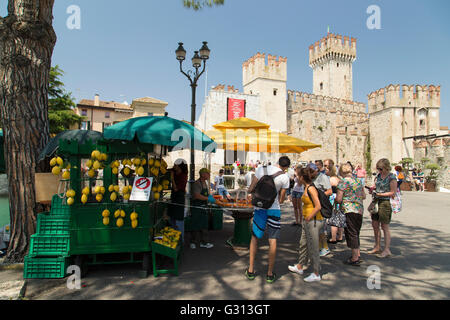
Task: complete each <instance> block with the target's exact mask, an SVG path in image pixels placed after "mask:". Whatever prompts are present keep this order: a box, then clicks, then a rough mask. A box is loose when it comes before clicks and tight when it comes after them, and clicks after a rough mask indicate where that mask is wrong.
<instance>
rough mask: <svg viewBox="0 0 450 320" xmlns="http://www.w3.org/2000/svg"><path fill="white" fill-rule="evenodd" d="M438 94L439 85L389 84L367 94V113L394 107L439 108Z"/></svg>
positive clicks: (439, 90) (439, 92) (439, 98)
mask: <svg viewBox="0 0 450 320" xmlns="http://www.w3.org/2000/svg"><path fill="white" fill-rule="evenodd" d="M400 89H401V90H400ZM440 95H441V86H434V85H406V84H404V85H402V86H401V88H400V85H398V84H397V85H393V84H390V85H388V86H387V87H385V88H381V89H379V90H376V91H374V92H371V93H370V94H369V95H368V106H369V113H372V112H376V111H380V110H383V109H387V108H395V107H433V108H440V105H441V97H440Z"/></svg>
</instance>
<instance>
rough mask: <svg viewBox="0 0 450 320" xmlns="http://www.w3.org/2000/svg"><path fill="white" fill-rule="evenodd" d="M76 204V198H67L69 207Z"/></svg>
mask: <svg viewBox="0 0 450 320" xmlns="http://www.w3.org/2000/svg"><path fill="white" fill-rule="evenodd" d="M74 202H75V200H74V198H67V204H68V205H69V206H71V205H73V203H74Z"/></svg>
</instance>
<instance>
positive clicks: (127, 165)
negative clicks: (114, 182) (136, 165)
mask: <svg viewBox="0 0 450 320" xmlns="http://www.w3.org/2000/svg"><path fill="white" fill-rule="evenodd" d="M122 165H123V175H124V176H125V177H128V176H129V175H130V173H131V169H130V166H132V165H133V162H132V161H131V160H129V159H123V160H122Z"/></svg>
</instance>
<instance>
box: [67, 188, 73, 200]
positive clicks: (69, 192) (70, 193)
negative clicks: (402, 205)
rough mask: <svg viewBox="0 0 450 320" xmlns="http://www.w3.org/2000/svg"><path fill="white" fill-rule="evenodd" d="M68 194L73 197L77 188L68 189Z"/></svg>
mask: <svg viewBox="0 0 450 320" xmlns="http://www.w3.org/2000/svg"><path fill="white" fill-rule="evenodd" d="M66 196H67V197H72V198H73V197H75V190H73V189H70V190H67V192H66Z"/></svg>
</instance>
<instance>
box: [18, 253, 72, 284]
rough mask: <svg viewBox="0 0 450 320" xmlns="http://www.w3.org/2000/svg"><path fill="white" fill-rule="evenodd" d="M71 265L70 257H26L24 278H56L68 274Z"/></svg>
mask: <svg viewBox="0 0 450 320" xmlns="http://www.w3.org/2000/svg"><path fill="white" fill-rule="evenodd" d="M69 265H70V258H69V257H52V258H36V257H30V256H27V257H25V263H24V268H23V278H24V279H55V278H64V277H65V276H66V275H67V267H68V266H69Z"/></svg>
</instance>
